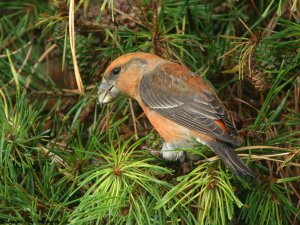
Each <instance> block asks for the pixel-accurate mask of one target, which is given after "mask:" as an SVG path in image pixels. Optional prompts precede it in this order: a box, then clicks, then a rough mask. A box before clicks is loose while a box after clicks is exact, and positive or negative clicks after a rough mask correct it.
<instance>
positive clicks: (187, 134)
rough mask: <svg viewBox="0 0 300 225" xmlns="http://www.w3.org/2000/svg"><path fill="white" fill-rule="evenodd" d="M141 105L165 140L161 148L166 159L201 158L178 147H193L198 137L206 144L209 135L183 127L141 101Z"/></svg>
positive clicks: (199, 140) (198, 139)
mask: <svg viewBox="0 0 300 225" xmlns="http://www.w3.org/2000/svg"><path fill="white" fill-rule="evenodd" d="M140 105H141V106H142V108H143V110H144V112H145V114H146V116H147V117H148V119H149V121H150V122H151V124H152V125H153V127H154V129H155V130H156V131H157V132H158V133H159V135H160V136H161V137H162V139H163V140H164V144H163V147H162V150H161V156H162V157H163V158H164V159H166V160H169V161H175V160H181V161H183V160H184V158H185V157H186V156H188V158H189V159H190V160H197V159H198V158H199V156H198V155H195V154H186V153H185V152H184V151H183V150H178V149H183V148H190V147H193V145H194V142H193V141H192V139H196V141H198V142H200V143H202V144H206V141H208V140H211V138H210V137H209V136H207V135H204V134H202V133H199V132H196V131H193V130H190V129H188V128H186V127H183V126H181V125H179V124H177V123H175V122H173V121H171V120H169V119H167V118H165V117H164V116H162V115H160V114H159V113H157V112H155V111H153V110H150V109H149V108H148V107H146V106H145V105H144V104H141V103H140Z"/></svg>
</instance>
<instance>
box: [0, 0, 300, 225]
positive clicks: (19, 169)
mask: <svg viewBox="0 0 300 225" xmlns="http://www.w3.org/2000/svg"><path fill="white" fill-rule="evenodd" d="M69 6H70V1H67V0H48V1H47V0H44V1H42V0H40V1H39V0H10V1H5V0H1V1H0V75H1V79H0V223H1V224H2V223H3V224H13V223H21V224H26V223H35V224H48V223H55V224H247V225H248V224H249V225H265V224H278V225H279V224H298V223H299V222H300V215H299V205H300V193H299V190H300V188H299V187H300V186H299V178H300V177H299V166H300V163H299V156H300V153H299V152H300V141H299V140H300V103H299V101H300V77H299V72H300V70H299V68H300V67H299V65H300V51H299V47H300V46H299V44H300V25H299V21H300V1H298V0H280V1H274V0H266V1H259V0H253V1H247V0H239V1H237V0H227V1H223V0H210V1H204V0H203V1H202V0H161V1H158V0H152V1H150V0H148V1H145V0H138V1H130V0H128V1H126V0H119V1H112V0H104V1H96V0H89V1H88V0H81V1H76V2H75V17H74V18H75V31H76V35H75V44H76V53H77V55H76V59H77V62H78V66H79V71H80V77H79V78H80V79H81V80H82V82H83V87H84V94H83V93H81V94H80V93H79V91H78V90H77V83H76V79H75V75H74V72H73V70H74V65H73V60H72V55H71V47H70V43H69V33H68V26H69V24H68V23H69V22H68V19H69V17H68V15H69ZM133 51H145V52H152V53H155V54H158V55H160V56H162V57H164V58H167V59H169V60H173V61H176V62H178V63H182V64H185V65H187V66H188V67H189V68H191V70H192V71H195V72H197V73H198V74H199V76H202V77H205V78H206V79H207V80H209V81H210V82H211V83H212V84H213V86H214V87H215V88H216V89H217V91H218V92H219V95H220V97H221V99H222V100H224V104H225V105H227V107H228V109H229V110H230V111H231V113H230V115H231V116H232V118H233V120H234V121H235V123H236V125H237V128H238V130H239V136H240V139H241V142H242V143H243V145H242V147H240V148H238V149H236V151H237V152H238V153H239V155H240V156H241V157H242V158H243V159H244V160H245V161H246V162H247V164H248V165H249V166H250V167H251V168H252V169H253V170H254V171H255V172H256V174H257V178H256V179H255V180H248V179H245V178H239V177H235V176H234V175H233V174H232V173H231V172H230V171H228V169H226V168H225V167H224V166H223V164H222V163H220V162H219V160H218V159H217V158H216V157H214V154H213V153H212V152H211V151H210V150H207V149H206V148H205V147H204V146H197V147H196V148H195V149H187V151H193V152H196V153H198V154H201V160H200V161H198V162H195V163H193V165H190V166H189V167H190V168H189V171H188V172H186V171H185V170H184V168H182V165H180V164H179V163H168V162H165V161H163V160H162V159H160V158H157V157H155V156H153V155H151V154H150V152H149V151H148V150H146V148H151V149H160V147H161V140H160V138H159V136H158V135H157V133H156V132H155V131H154V130H153V129H152V127H151V125H150V123H149V122H148V120H147V119H146V117H145V115H144V114H143V113H142V110H141V109H140V108H139V106H138V105H137V104H136V103H135V102H133V101H131V100H129V99H128V98H126V97H122V98H120V99H118V100H117V101H115V102H113V103H111V104H109V105H107V106H99V105H98V104H97V86H98V85H99V83H100V82H101V74H102V73H103V72H104V70H105V68H106V67H107V66H108V64H109V63H110V62H111V61H112V60H113V59H115V58H116V57H118V56H120V55H122V54H124V53H127V52H133ZM77 78H78V77H77ZM145 147H146V148H145Z"/></svg>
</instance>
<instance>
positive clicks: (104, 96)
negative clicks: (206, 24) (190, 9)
mask: <svg viewBox="0 0 300 225" xmlns="http://www.w3.org/2000/svg"><path fill="white" fill-rule="evenodd" d="M120 94H123V95H126V96H128V97H130V98H132V99H135V100H136V101H137V102H138V103H139V105H140V106H141V108H142V109H143V111H144V113H145V115H146V116H147V118H148V119H149V121H150V123H151V124H152V125H153V127H154V129H155V130H156V131H157V132H158V133H159V135H160V136H161V138H162V139H163V144H162V149H161V151H160V155H161V157H162V158H164V159H165V160H167V161H182V162H183V161H184V160H185V159H186V158H189V159H190V160H193V154H187V153H186V152H185V151H184V148H188V147H192V146H193V145H194V144H195V141H196V142H199V143H201V144H204V145H206V146H208V147H209V148H210V149H211V150H212V151H213V152H214V153H215V154H216V155H217V156H218V157H219V158H220V159H221V161H222V162H223V163H224V164H225V165H226V166H227V167H229V169H230V170H231V171H232V172H233V173H234V174H236V175H237V176H251V177H254V172H253V171H252V170H251V169H250V168H249V167H248V166H247V165H246V164H245V163H244V162H243V161H242V160H241V159H240V158H239V156H238V155H237V154H236V153H235V151H234V147H236V146H238V145H239V143H238V141H237V131H236V128H235V126H234V125H233V123H232V122H231V120H230V119H229V117H228V114H227V112H226V109H225V107H224V106H223V105H222V103H221V101H220V99H219V98H218V96H217V93H216V91H215V90H214V88H213V87H212V86H211V84H209V83H208V82H207V81H206V80H205V79H203V78H202V77H200V76H199V75H197V74H196V73H194V72H192V71H191V70H190V69H189V68H187V67H186V66H183V65H180V64H177V63H175V62H172V61H169V60H166V59H163V58H161V57H160V56H157V55H154V54H151V53H145V52H132V53H127V54H125V55H122V56H120V57H118V58H117V59H115V60H114V61H113V62H112V63H111V64H110V65H109V66H108V67H107V69H106V70H105V72H104V76H103V79H102V81H101V84H100V86H99V87H98V101H99V103H100V104H106V103H109V102H111V101H113V100H114V99H116V98H117V97H118V96H119V95H120ZM174 149H177V150H178V149H180V151H174Z"/></svg>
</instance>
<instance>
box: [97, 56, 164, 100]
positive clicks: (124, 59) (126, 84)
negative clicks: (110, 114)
mask: <svg viewBox="0 0 300 225" xmlns="http://www.w3.org/2000/svg"><path fill="white" fill-rule="evenodd" d="M161 62H163V59H162V58H160V57H158V56H156V55H153V54H149V53H143V52H134V53H128V54H126V55H123V56H120V57H119V58H117V59H115V60H114V61H113V62H112V63H111V64H110V65H109V67H108V68H107V69H106V71H105V72H104V77H103V79H102V82H101V84H100V86H99V89H98V99H99V102H100V103H108V102H111V101H112V100H114V99H115V98H116V97H118V96H119V94H120V93H123V94H125V95H127V96H129V97H132V98H134V99H136V100H138V98H139V93H138V85H139V81H140V79H141V78H142V77H143V76H144V75H145V74H147V73H148V72H151V71H152V70H153V69H154V68H155V66H157V65H158V64H159V63H161Z"/></svg>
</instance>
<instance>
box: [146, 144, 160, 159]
mask: <svg viewBox="0 0 300 225" xmlns="http://www.w3.org/2000/svg"><path fill="white" fill-rule="evenodd" d="M142 149H145V150H147V151H149V152H150V153H151V155H153V156H155V157H160V154H161V152H160V151H159V150H155V149H152V148H148V147H146V146H143V147H142Z"/></svg>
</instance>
